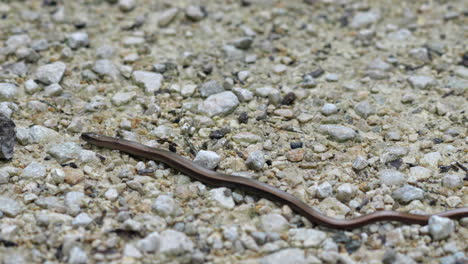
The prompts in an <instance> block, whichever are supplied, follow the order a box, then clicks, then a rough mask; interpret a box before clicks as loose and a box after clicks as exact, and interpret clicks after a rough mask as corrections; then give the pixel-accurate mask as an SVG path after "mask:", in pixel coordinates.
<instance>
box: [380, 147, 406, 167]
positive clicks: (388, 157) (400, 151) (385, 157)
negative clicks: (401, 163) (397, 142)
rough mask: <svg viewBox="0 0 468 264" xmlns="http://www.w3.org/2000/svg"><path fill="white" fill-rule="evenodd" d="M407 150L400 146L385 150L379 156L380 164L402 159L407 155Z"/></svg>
mask: <svg viewBox="0 0 468 264" xmlns="http://www.w3.org/2000/svg"><path fill="white" fill-rule="evenodd" d="M408 151H409V150H408V148H406V147H400V146H392V147H388V148H385V149H384V150H383V152H382V155H381V156H380V160H381V161H382V163H384V164H386V163H388V162H391V161H394V160H397V159H399V158H401V157H404V156H406V155H407V154H408Z"/></svg>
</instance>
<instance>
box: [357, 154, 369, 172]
mask: <svg viewBox="0 0 468 264" xmlns="http://www.w3.org/2000/svg"><path fill="white" fill-rule="evenodd" d="M367 165H369V163H368V162H367V159H366V158H364V157H363V156H357V158H356V159H355V160H354V161H353V169H355V170H362V169H364V168H365V167H367Z"/></svg>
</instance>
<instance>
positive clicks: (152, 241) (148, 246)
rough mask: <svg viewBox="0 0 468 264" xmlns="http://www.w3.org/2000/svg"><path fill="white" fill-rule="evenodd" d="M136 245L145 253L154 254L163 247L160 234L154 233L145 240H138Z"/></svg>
mask: <svg viewBox="0 0 468 264" xmlns="http://www.w3.org/2000/svg"><path fill="white" fill-rule="evenodd" d="M136 245H137V247H138V248H139V249H140V250H141V251H143V252H144V253H154V252H157V251H158V250H159V247H160V246H161V238H160V236H159V233H158V232H153V233H150V234H149V235H147V236H146V237H145V238H143V239H140V240H138V241H137V244H136Z"/></svg>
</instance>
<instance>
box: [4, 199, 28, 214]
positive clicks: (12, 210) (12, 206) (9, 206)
mask: <svg viewBox="0 0 468 264" xmlns="http://www.w3.org/2000/svg"><path fill="white" fill-rule="evenodd" d="M22 211H23V207H22V206H21V205H20V204H19V203H18V202H17V201H15V200H13V199H11V198H8V197H6V196H0V212H2V213H4V214H5V215H6V216H9V217H15V216H17V215H18V214H20V213H21V212H22Z"/></svg>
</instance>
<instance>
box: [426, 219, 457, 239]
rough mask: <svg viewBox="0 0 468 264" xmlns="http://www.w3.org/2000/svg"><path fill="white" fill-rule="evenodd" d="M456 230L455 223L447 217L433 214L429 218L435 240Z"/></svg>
mask: <svg viewBox="0 0 468 264" xmlns="http://www.w3.org/2000/svg"><path fill="white" fill-rule="evenodd" d="M454 231H455V223H454V222H453V221H452V220H450V219H449V218H446V217H440V216H436V215H433V216H431V218H429V233H430V234H431V236H432V238H433V239H434V240H442V239H444V238H447V237H449V236H450V234H452V233H453V232H454Z"/></svg>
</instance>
